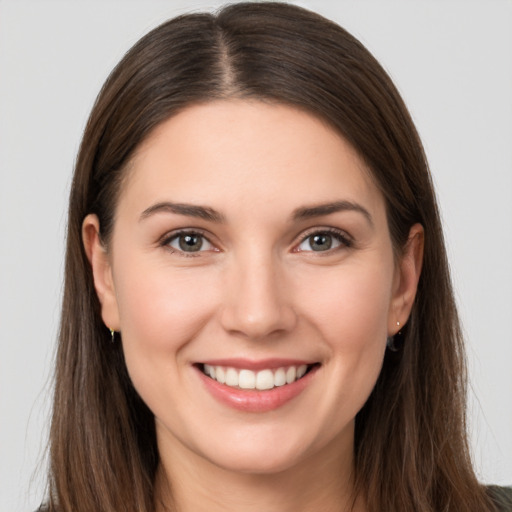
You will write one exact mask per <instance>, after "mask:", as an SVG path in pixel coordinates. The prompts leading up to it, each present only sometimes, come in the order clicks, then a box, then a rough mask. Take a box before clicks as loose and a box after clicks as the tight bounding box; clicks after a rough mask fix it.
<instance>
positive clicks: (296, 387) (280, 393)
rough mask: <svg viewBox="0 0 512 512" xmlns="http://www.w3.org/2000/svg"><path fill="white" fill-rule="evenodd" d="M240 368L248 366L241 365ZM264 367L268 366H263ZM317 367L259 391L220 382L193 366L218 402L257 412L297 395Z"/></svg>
mask: <svg viewBox="0 0 512 512" xmlns="http://www.w3.org/2000/svg"><path fill="white" fill-rule="evenodd" d="M206 364H210V363H206ZM216 365H217V366H224V365H222V364H218V363H216ZM225 366H231V367H233V365H232V360H230V364H229V365H225ZM282 366H290V364H281V365H280V366H279V367H282ZM242 368H248V367H247V366H242ZM265 368H269V366H265ZM318 368H319V366H314V367H313V368H312V369H311V370H310V371H309V372H308V373H307V374H306V375H304V377H302V378H301V379H299V380H296V381H295V382H293V383H292V384H286V385H284V386H280V387H275V388H272V389H269V390H265V391H259V390H253V389H250V390H246V389H237V388H232V387H230V386H226V385H225V384H221V383H220V382H217V381H216V380H214V379H212V378H210V377H207V376H206V375H205V374H204V373H203V372H202V371H201V369H200V368H198V367H195V369H196V371H197V373H198V375H199V378H200V379H201V380H202V382H203V384H204V386H205V387H206V389H207V390H208V391H209V392H210V393H211V395H212V396H213V397H214V398H215V399H217V400H218V401H219V402H221V403H223V404H224V405H227V406H229V407H231V408H233V409H238V410H239V411H243V412H259V413H261V412H268V411H273V410H275V409H278V408H279V407H281V406H283V405H284V404H286V403H287V402H289V401H290V400H292V399H293V398H295V397H296V396H298V395H299V394H300V393H301V392H302V391H303V390H304V389H305V388H306V387H307V386H308V385H309V384H310V382H311V380H312V379H313V378H314V376H315V373H316V371H317V370H318Z"/></svg>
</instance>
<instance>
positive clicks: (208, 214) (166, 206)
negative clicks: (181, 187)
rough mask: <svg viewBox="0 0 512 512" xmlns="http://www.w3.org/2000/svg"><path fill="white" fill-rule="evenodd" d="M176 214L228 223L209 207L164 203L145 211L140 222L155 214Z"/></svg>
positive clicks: (222, 216)
mask: <svg viewBox="0 0 512 512" xmlns="http://www.w3.org/2000/svg"><path fill="white" fill-rule="evenodd" d="M162 212H166V213H175V214H177V215H186V216H187V217H197V218H198V219H203V220H208V221H210V222H218V223H222V222H225V221H226V218H225V217H224V215H222V214H221V213H219V212H218V211H216V210H214V209H213V208H210V207H208V206H196V205H193V204H184V203H171V202H168V201H166V202H162V203H157V204H154V205H153V206H150V207H149V208H147V209H146V210H144V211H143V212H142V213H141V215H140V219H139V220H144V219H146V218H148V217H150V216H151V215H154V214H155V213H162Z"/></svg>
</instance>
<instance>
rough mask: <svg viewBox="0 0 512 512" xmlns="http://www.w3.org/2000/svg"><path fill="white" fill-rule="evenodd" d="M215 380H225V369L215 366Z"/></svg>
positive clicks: (221, 381)
mask: <svg viewBox="0 0 512 512" xmlns="http://www.w3.org/2000/svg"><path fill="white" fill-rule="evenodd" d="M215 380H216V381H217V382H220V383H221V384H224V383H225V382H226V370H224V368H222V366H217V367H216V368H215Z"/></svg>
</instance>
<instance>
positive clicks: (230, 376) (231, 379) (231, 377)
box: [226, 368, 238, 386]
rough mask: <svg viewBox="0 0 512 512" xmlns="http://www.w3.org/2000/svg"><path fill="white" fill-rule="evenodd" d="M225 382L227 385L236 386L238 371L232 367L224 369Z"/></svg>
mask: <svg viewBox="0 0 512 512" xmlns="http://www.w3.org/2000/svg"><path fill="white" fill-rule="evenodd" d="M226 384H227V385H228V386H238V372H237V371H236V370H235V369H234V368H228V369H227V370H226Z"/></svg>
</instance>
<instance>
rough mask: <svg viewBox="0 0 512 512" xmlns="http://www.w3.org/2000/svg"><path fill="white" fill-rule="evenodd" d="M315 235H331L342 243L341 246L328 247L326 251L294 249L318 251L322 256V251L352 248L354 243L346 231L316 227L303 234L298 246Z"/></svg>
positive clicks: (295, 250) (330, 252)
mask: <svg viewBox="0 0 512 512" xmlns="http://www.w3.org/2000/svg"><path fill="white" fill-rule="evenodd" d="M315 235H330V236H332V237H333V238H334V239H335V240H336V241H338V242H339V243H340V246H339V247H335V248H332V249H328V250H326V251H301V250H298V249H294V252H311V253H317V255H318V256H322V255H323V254H322V253H326V254H332V253H333V252H335V251H337V250H340V249H343V248H345V249H350V248H351V247H353V245H354V241H353V240H352V238H350V237H349V236H348V235H347V234H346V233H345V232H344V231H341V230H339V229H336V228H314V229H312V230H311V231H309V232H308V233H306V234H304V235H303V236H302V238H301V240H300V242H299V243H298V244H297V245H296V247H298V246H300V245H302V244H303V243H304V242H305V241H306V240H307V239H308V238H311V237H312V236H315Z"/></svg>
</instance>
